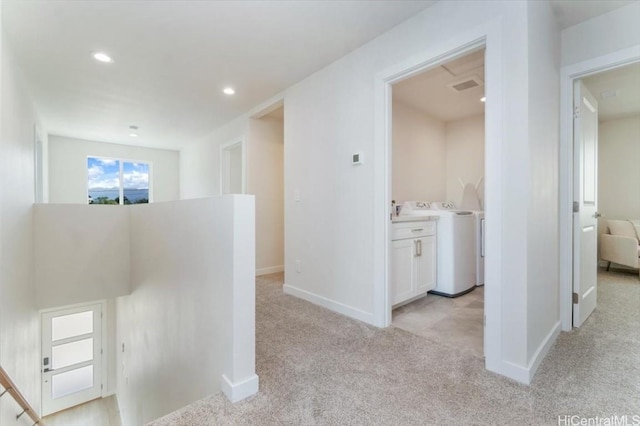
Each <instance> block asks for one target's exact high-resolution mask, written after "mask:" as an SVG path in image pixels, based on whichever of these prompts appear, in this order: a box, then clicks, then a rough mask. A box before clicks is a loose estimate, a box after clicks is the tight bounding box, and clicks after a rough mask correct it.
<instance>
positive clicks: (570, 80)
mask: <svg viewBox="0 0 640 426" xmlns="http://www.w3.org/2000/svg"><path fill="white" fill-rule="evenodd" d="M636 62H640V45H637V46H633V47H629V48H626V49H622V50H619V51H616V52H614V53H610V54H607V55H603V56H597V57H595V58H592V59H588V60H586V61H582V62H579V63H576V64H572V65H568V66H565V67H562V69H561V72H560V153H559V154H560V164H559V168H560V170H559V184H560V206H559V214H560V218H559V219H560V230H559V231H560V248H559V254H560V277H559V281H560V319H561V322H562V330H563V331H570V330H571V329H572V328H573V298H572V294H573V201H574V193H573V191H574V190H573V188H574V172H573V171H574V159H573V85H574V81H575V80H578V79H581V78H584V77H587V76H590V75H593V74H598V73H600V72H603V71H607V70H611V69H614V68H618V67H622V66H625V65H629V64H633V63H636Z"/></svg>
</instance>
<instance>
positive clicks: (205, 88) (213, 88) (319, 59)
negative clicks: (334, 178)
mask: <svg viewBox="0 0 640 426" xmlns="http://www.w3.org/2000/svg"><path fill="white" fill-rule="evenodd" d="M433 3H435V2H434V1H393V0H392V1H47V0H44V1H42V0H37V1H19V0H13V1H12V0H8V1H7V0H4V1H2V20H3V28H4V29H5V30H6V31H7V34H8V37H9V39H10V41H11V44H12V45H13V48H14V49H13V50H14V52H15V54H16V56H17V57H18V62H19V64H20V66H21V67H22V69H23V71H24V73H25V74H26V80H27V84H28V85H29V88H30V90H31V92H32V96H33V98H34V102H35V104H36V108H37V110H38V112H39V113H40V115H41V119H42V121H43V124H44V126H45V128H46V130H47V131H48V132H49V133H52V134H60V135H66V136H71V137H79V138H86V139H93V140H100V141H106V142H116V143H126V144H135V145H141V146H155V147H164V148H174V149H177V148H180V147H181V146H184V144H187V143H190V142H193V141H195V140H198V139H201V138H203V137H204V136H206V135H207V134H209V133H210V132H211V131H212V130H214V129H215V128H217V127H219V126H220V125H222V124H225V123H227V122H229V121H231V120H232V119H233V118H235V117H237V116H238V115H240V114H242V113H244V112H246V111H248V110H250V109H251V108H252V107H254V106H256V105H257V104H259V103H260V102H263V101H264V100H266V99H268V98H270V97H272V96H273V95H275V94H277V93H278V92H280V91H282V90H284V89H285V88H287V87H289V86H291V85H293V84H295V83H296V82H298V81H300V80H302V79H303V78H305V77H306V76H308V75H310V74H312V73H313V72H315V71H317V70H319V69H321V68H323V67H324V66H326V65H328V64H329V63H331V62H333V61H335V60H336V59H338V58H340V57H341V56H343V55H345V54H346V53H348V52H350V51H351V50H353V49H355V48H357V47H358V46H360V45H362V44H364V43H366V42H367V41H369V40H371V39H373V38H375V37H376V36H378V35H379V34H382V33H383V32H385V31H387V30H389V29H390V28H392V27H393V26H395V25H397V24H399V23H400V22H402V21H404V20H406V19H408V18H409V17H411V16H413V15H415V14H416V13H418V12H419V11H421V10H423V9H425V8H426V7H428V6H430V5H431V4H433ZM95 51H104V52H107V53H108V54H109V55H111V56H112V57H113V59H114V61H115V62H114V63H113V64H101V63H98V62H96V61H95V60H94V59H93V58H92V57H91V53H92V52H95ZM227 85H230V86H233V87H235V89H236V95H234V96H233V97H227V96H225V95H224V94H222V93H221V90H222V89H223V88H224V87H225V86H227ZM131 124H134V125H137V126H139V128H140V130H139V131H138V133H139V135H140V136H139V137H138V138H135V139H134V138H131V137H129V136H128V133H129V131H128V126H129V125H131Z"/></svg>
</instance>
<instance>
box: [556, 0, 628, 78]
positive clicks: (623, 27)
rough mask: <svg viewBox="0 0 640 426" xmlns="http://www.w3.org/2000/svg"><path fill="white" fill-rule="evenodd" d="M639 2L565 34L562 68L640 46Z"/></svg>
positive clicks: (581, 24)
mask: <svg viewBox="0 0 640 426" xmlns="http://www.w3.org/2000/svg"><path fill="white" fill-rule="evenodd" d="M638 17H640V2H634V3H632V4H630V5H628V6H625V7H621V8H619V9H615V10H613V11H611V12H609V13H606V14H604V15H601V16H598V17H595V18H593V19H590V20H588V21H585V22H582V23H580V24H578V25H574V26H573V27H569V28H567V29H565V30H563V31H562V35H561V37H562V66H566V65H571V64H575V63H578V62H582V61H585V60H588V59H592V58H595V57H598V56H602V55H606V54H609V53H612V52H615V51H616V50H621V49H625V48H629V47H633V46H638V45H639V43H640V25H638Z"/></svg>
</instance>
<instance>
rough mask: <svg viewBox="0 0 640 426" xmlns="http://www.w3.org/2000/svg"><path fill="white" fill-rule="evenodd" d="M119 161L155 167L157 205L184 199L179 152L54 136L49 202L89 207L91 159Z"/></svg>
mask: <svg viewBox="0 0 640 426" xmlns="http://www.w3.org/2000/svg"><path fill="white" fill-rule="evenodd" d="M89 156H97V157H115V158H121V159H125V160H135V161H144V162H148V163H151V165H152V166H151V167H152V170H151V182H150V184H151V185H152V190H153V201H154V202H158V201H172V200H177V199H178V198H179V197H180V170H179V169H180V154H179V152H178V151H169V150H164V149H153V148H142V147H135V146H128V145H119V144H113V143H104V142H96V141H88V140H81V139H73V138H67V137H63V136H56V135H50V136H49V147H48V166H49V167H48V168H49V202H51V203H79V204H86V203H87V157H89Z"/></svg>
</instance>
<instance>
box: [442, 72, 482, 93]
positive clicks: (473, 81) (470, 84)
mask: <svg viewBox="0 0 640 426" xmlns="http://www.w3.org/2000/svg"><path fill="white" fill-rule="evenodd" d="M482 84H483V83H482V80H480V79H479V78H478V77H477V76H475V75H473V76H471V77H466V78H465V79H464V80H460V81H456V82H455V83H451V84H448V85H447V86H449V88H451V90H453V91H455V92H464V91H465V90H469V89H473V88H474V87H480V86H482Z"/></svg>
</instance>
